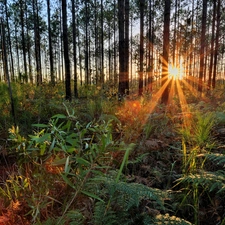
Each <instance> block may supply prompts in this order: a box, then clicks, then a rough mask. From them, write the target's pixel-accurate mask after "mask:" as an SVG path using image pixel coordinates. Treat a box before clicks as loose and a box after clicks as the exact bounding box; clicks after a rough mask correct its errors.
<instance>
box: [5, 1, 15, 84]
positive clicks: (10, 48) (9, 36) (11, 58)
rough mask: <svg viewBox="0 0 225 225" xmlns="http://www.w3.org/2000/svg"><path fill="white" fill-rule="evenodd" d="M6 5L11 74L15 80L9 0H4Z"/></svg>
mask: <svg viewBox="0 0 225 225" xmlns="http://www.w3.org/2000/svg"><path fill="white" fill-rule="evenodd" d="M4 5H5V16H6V27H7V31H8V32H7V39H8V43H9V54H10V61H11V74H12V80H14V78H15V75H14V60H13V55H12V42H11V35H10V28H9V15H8V5H7V0H5V1H4Z"/></svg>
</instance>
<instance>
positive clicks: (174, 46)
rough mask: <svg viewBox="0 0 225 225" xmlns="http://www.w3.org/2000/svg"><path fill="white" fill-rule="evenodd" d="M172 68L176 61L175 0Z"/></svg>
mask: <svg viewBox="0 0 225 225" xmlns="http://www.w3.org/2000/svg"><path fill="white" fill-rule="evenodd" d="M173 29H174V30H173V66H175V59H176V40H177V38H176V35H177V0H175V12H174V28H173Z"/></svg>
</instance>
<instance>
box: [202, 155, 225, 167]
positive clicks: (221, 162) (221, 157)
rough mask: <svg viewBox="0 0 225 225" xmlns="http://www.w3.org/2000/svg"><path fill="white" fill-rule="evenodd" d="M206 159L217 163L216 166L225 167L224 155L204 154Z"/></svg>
mask: <svg viewBox="0 0 225 225" xmlns="http://www.w3.org/2000/svg"><path fill="white" fill-rule="evenodd" d="M206 156H207V159H209V160H211V161H213V162H215V163H217V164H218V165H225V155H224V154H219V153H211V154H206Z"/></svg>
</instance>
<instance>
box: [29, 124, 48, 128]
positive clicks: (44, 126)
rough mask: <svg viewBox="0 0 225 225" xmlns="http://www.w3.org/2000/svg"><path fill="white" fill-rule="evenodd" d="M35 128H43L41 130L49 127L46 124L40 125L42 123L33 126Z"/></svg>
mask: <svg viewBox="0 0 225 225" xmlns="http://www.w3.org/2000/svg"><path fill="white" fill-rule="evenodd" d="M32 126H33V127H41V128H46V127H48V125H46V124H40V123H36V124H32Z"/></svg>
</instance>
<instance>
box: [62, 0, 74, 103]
mask: <svg viewBox="0 0 225 225" xmlns="http://www.w3.org/2000/svg"><path fill="white" fill-rule="evenodd" d="M62 22H63V47H64V48H63V49H64V62H65V87H66V100H69V101H71V97H72V96H71V84H70V60H69V48H68V28H67V2H66V0H62Z"/></svg>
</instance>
